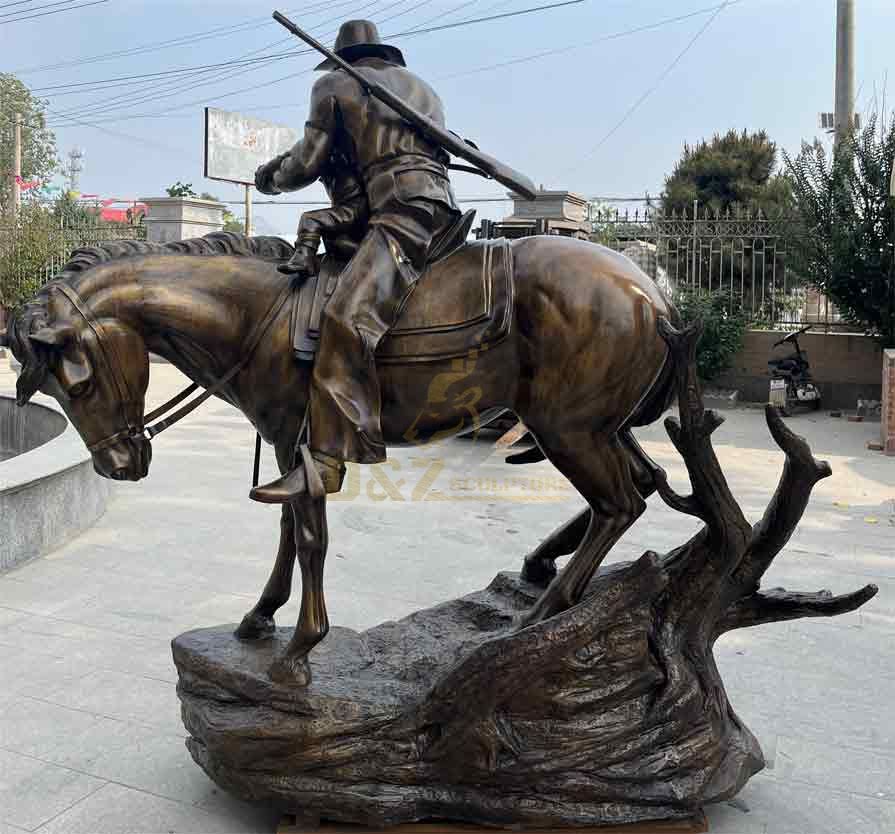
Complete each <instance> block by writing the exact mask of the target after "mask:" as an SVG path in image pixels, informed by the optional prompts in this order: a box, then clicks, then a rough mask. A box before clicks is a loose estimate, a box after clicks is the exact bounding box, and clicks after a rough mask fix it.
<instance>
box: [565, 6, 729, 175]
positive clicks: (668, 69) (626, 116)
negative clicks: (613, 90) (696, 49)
mask: <svg viewBox="0 0 895 834" xmlns="http://www.w3.org/2000/svg"><path fill="white" fill-rule="evenodd" d="M740 1H741V0H724V2H723V3H722V4H721V5H720V6H718V8H717V9H715V11H714V12H713V13H712V15H711V17H709V19H708V20H707V21H706V22H705V23H704V24H703V25H702V26H700V27H699V30H698V31H697V32H696V34H695V35H693V37H692V38H690V40H689V41H688V42H687V45H686V46H685V47H684V48H683V49H682V50H681V51H680V52H679V53H678V54H677V55H676V56H675V58H674V60H673V61H672V62H671V63H670V64H669V65H668V66H667V67H665V69H664V70H663V71H662V73H661V74H660V75H659V77H658V78H657V79H656V81H655V83H654V84H653V85H652V86H650V87H648V88H647V89H646V91H645V92H644V93H643V94H642V95H641V96H640V97H639V98H637V100H636V101H635V102H634V103H633V104H632V105H631V106H630V107H629V108H628V109H627V110H626V111H625V113H624V115H623V116H622V117H621V118H620V119H619V120H618V121H617V122H616V123H615V124H614V125H613V126H612V127H611V128H610V129H609V130H608V131H607V132H606V133H605V134H604V135H603V138H602V139H600V141H599V142H597V144H596V145H594V146H593V147H592V148H591V149H590V150H589V151H588V152H587V153H586V154H585V155H584V156H583V157H581V159H580V160H579V161H578V162H576V163H575V164H574V165H572V166H570V167H569V168H566V169H565V170H564V171H562V172H561V173H563V174H567V173H568V172H569V171H572V170H574V169H575V168H578V167H579V166H580V165H581V163H582V162H584V160H586V159H589V158H590V157H591V156H593V155H594V154H595V153H596V152H597V151H598V150H599V149H600V148H601V147H603V145H605V144H606V142H608V141H609V140H610V139H611V138H612V137H613V136H614V135H615V134H616V133H617V132H618V131H619V129H620V128H621V127H622V125H624V124H625V122H627V121H628V119H630V118H631V116H633V115H634V113H635V112H636V111H637V110H638V108H639V107H640V105H642V104H643V103H644V102H645V101H646V100H647V99H648V98H649V97H650V96H651V95H652V94H653V93H654V92H655V91H656V90H658V89H659V87H660V86H661V85H662V82H663V81H664V80H665V79H666V78H667V77H668V76H669V75H671V73H672V71H673V70H674V68H675V67H676V66H677V65H678V64H679V63H680V62H681V61H682V60H683V59H684V56H685V55H686V54H687V53H688V52H689V51H690V50H691V49H692V48H693V46H694V45H695V44H696V41H698V40H699V38H700V37H702V35H703V33H704V32H705V31H706V30H707V29H708V28H709V26H711V25H712V23H714V21H715V18H716V17H718V15H719V14H721V12H722V11H724V9H726V8H727V7H728V6H729V5H731V3H733V2H740Z"/></svg>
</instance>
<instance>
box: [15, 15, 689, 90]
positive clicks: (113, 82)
mask: <svg viewBox="0 0 895 834" xmlns="http://www.w3.org/2000/svg"><path fill="white" fill-rule="evenodd" d="M66 2H72V0H66ZM348 2H354V0H348ZM403 2H406V0H398V2H396V3H393V4H392V6H395V5H399V4H400V3H403ZM431 2H433V0H421V2H419V3H417V4H416V5H415V6H413V7H412V8H410V9H406V10H405V11H403V12H399V13H398V14H396V15H391V16H390V17H387V18H384V19H383V20H381V21H378V22H379V23H380V24H382V23H385V22H387V21H389V20H392V19H394V18H396V17H400V16H402V15H404V14H409V13H410V12H413V11H416V9H418V8H420V7H422V6H425V5H428V4H429V3H431ZM473 2H476V0H469V2H466V3H462V4H461V5H460V8H462V7H465V6H468V5H470V4H471V3H473ZM584 2H585V0H564V2H560V3H553V4H551V5H546V6H536V7H534V8H531V9H522V10H521V11H516V12H505V13H503V14H498V15H492V16H489V17H479V18H472V19H467V20H461V21H456V22H454V23H448V24H443V25H441V26H433V27H430V28H420V27H416V28H414V29H410V30H408V31H406V32H398V33H396V34H393V35H388V36H387V37H389V38H400V37H408V36H410V35H424V34H427V33H429V32H436V31H440V30H442V29H451V28H455V27H458V26H468V25H470V24H473V23H482V22H485V21H492V20H499V19H500V18H504V17H513V16H515V15H521V14H529V13H531V12H537V11H543V10H545V9H554V8H559V7H561V6H570V5H575V4H579V3H584ZM341 5H345V3H342V4H341ZM453 11H456V10H453ZM446 14H451V12H443V13H441V14H440V15H436V17H435V18H432V20H437V19H438V18H440V17H443V16H444V15H446ZM693 14H699V12H694V13H693ZM692 16H693V15H684V16H683V17H692ZM683 17H682V18H675V19H683ZM321 25H322V24H321ZM422 26H425V24H422ZM609 37H616V36H609ZM286 40H291V38H287V39H286ZM601 40H602V39H601ZM595 43H596V41H595ZM256 51H258V50H256ZM313 52H314V50H313V49H301V50H298V51H295V50H290V51H287V52H275V53H271V54H268V55H261V56H259V57H257V58H246V59H241V60H230V61H222V62H220V63H216V64H194V65H191V66H187V67H178V68H176V69H169V70H159V71H158V72H146V73H139V74H137V75H120V76H113V77H112V78H101V79H96V80H94V81H71V82H67V83H65V84H51V85H47V86H43V87H32V88H31V92H33V93H39V94H41V95H47V94H49V93H50V92H51V91H53V90H68V91H71V90H72V88H75V87H97V88H101V87H109V86H121V85H119V84H118V82H126V81H134V80H141V79H150V78H161V77H165V76H169V75H179V74H181V73H188V72H197V71H203V70H213V69H222V68H224V67H232V66H246V65H249V64H256V63H260V62H263V61H267V60H271V59H274V58H294V57H297V56H299V55H307V54H310V53H313ZM65 94H66V93H55V95H56V96H59V95H65Z"/></svg>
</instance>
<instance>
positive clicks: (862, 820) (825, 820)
mask: <svg viewBox="0 0 895 834" xmlns="http://www.w3.org/2000/svg"><path fill="white" fill-rule="evenodd" d="M0 363H2V364H0V390H8V389H9V388H10V387H11V386H12V385H13V383H14V377H13V375H12V374H11V372H9V371H8V370H7V367H6V364H5V360H0ZM181 382H182V378H180V377H179V375H178V374H177V372H176V371H175V370H173V369H172V368H171V367H169V366H165V365H154V366H153V383H152V388H151V391H150V401H152V402H159V401H161V400H162V399H163V398H165V397H167V396H169V395H170V394H171V393H172V392H173V390H174V389H175V388H176V387H177V386H179V385H180V384H181ZM726 417H727V423H726V424H725V425H724V426H723V427H722V428H721V429H720V430H719V431H718V432H717V433H716V435H715V440H716V449H717V451H718V454H719V457H720V459H721V461H722V463H723V465H724V468H725V471H726V473H727V475H728V478H729V480H730V482H731V485H732V487H733V489H734V492H735V494H736V495H737V496H738V497H739V498H740V500H741V502H742V505H743V508H744V510H745V511H746V513H747V515H748V516H749V517H750V518H753V519H754V518H757V517H758V516H759V515H760V513H761V512H762V511H763V509H764V506H765V504H766V502H767V499H768V497H769V495H770V493H771V491H772V489H773V487H774V485H775V483H776V479H777V477H778V474H779V470H780V467H781V464H782V454H781V453H779V452H778V451H777V449H776V447H774V445H773V442H772V441H771V439H770V437H769V435H768V433H767V430H766V428H765V426H764V421H763V416H762V414H761V412H759V411H749V410H741V411H732V412H728V413H727V414H726ZM792 422H793V425H794V426H796V427H797V430H798V431H799V432H800V433H802V434H805V435H806V436H807V437H808V438H809V440H810V441H811V443H812V445H813V448H814V451H815V454H817V455H818V456H820V457H826V458H827V459H828V460H829V461H830V462H831V464H832V466H833V471H834V477H832V478H830V479H828V480H826V481H823V482H821V484H820V485H819V486H818V488H817V489H816V490H815V493H814V501H813V503H812V504H811V506H810V508H809V511H808V513H807V514H806V517H805V519H804V520H803V523H802V525H801V527H800V529H799V530H798V532H797V533H796V535H795V536H794V537H793V539H792V541H791V542H790V544H789V546H788V548H787V550H786V551H785V552H784V553H783V554H781V556H780V557H778V559H777V561H776V563H775V565H774V567H773V568H772V570H771V571H770V573H769V575H768V583H769V584H770V585H785V586H787V587H790V588H792V589H799V590H817V589H819V588H823V587H827V588H831V589H832V590H834V591H836V592H843V591H848V590H853V589H855V588H857V587H860V586H862V585H864V584H865V583H867V582H876V583H877V584H879V586H880V593H879V595H878V597H877V598H876V599H874V600H872V601H871V602H870V603H869V604H868V605H867V606H866V607H865V608H864V609H863V610H862V611H861V612H857V613H854V614H851V615H847V616H844V617H839V618H837V619H835V620H823V621H819V620H803V621H799V622H796V623H792V624H779V625H772V626H765V627H762V628H759V629H749V630H745V631H739V632H736V633H734V634H732V635H728V636H726V637H725V638H723V639H722V641H721V642H720V643H719V645H718V648H717V654H718V656H719V664H720V666H721V669H722V672H723V674H724V677H725V680H726V683H727V687H728V690H729V692H730V695H731V700H732V702H733V703H734V705H735V706H736V708H737V710H738V711H739V712H740V714H741V716H742V717H743V718H744V720H745V721H746V722H747V723H748V725H749V726H750V727H751V728H752V729H753V731H754V732H756V734H757V735H758V736H759V738H760V739H761V741H762V744H763V747H764V749H765V752H766V755H767V758H768V769H767V770H766V771H765V772H764V773H763V774H761V775H760V776H758V777H756V778H755V779H754V780H753V781H752V782H751V783H750V785H749V786H748V787H747V788H746V789H745V790H744V791H743V792H742V793H741V794H740V796H739V797H737V798H736V799H735V800H733V801H732V802H730V803H728V804H724V805H720V806H716V807H713V808H711V809H710V811H709V816H710V820H711V830H712V832H714V834H753V832H773V834H790V833H792V834H796V833H798V834H821V832H837V834H842V833H843V832H890V831H893V830H895V707H893V701H895V698H893V690H895V654H893V637H895V487H893V484H895V460H892V459H886V458H883V457H882V456H880V455H879V454H878V453H873V452H868V451H867V450H866V448H865V443H866V441H867V440H868V439H872V438H873V437H874V436H875V434H876V433H877V432H878V425H873V424H849V423H845V422H843V421H840V420H834V419H831V418H829V417H827V416H826V415H823V414H820V415H804V416H799V417H797V418H794V419H793V421H792ZM639 436H640V437H641V439H642V440H643V441H644V443H645V446H646V448H647V449H648V451H649V452H650V453H651V454H653V455H654V456H655V457H656V459H657V460H658V461H659V462H660V463H661V464H663V465H664V466H665V467H666V468H667V469H668V471H669V473H670V474H671V476H672V479H673V481H674V482H675V483H676V484H677V485H678V486H679V487H680V488H681V489H683V484H684V470H683V467H682V465H681V463H680V460H679V459H678V457H677V455H676V453H675V452H674V450H673V449H672V447H671V444H670V443H669V442H668V441H667V438H666V437H665V435H664V431H663V430H662V429H661V427H660V426H654V427H650V428H649V429H647V430H644V431H641V432H640V433H639ZM252 444H253V434H252V432H251V429H250V427H249V425H248V424H247V423H246V422H245V421H244V420H243V419H242V417H241V416H240V415H239V414H237V413H236V412H235V411H233V410H232V409H230V408H229V407H228V406H226V405H224V404H223V403H220V402H218V401H214V402H212V403H211V404H209V405H206V406H205V407H204V408H203V409H202V410H200V411H198V412H197V413H195V414H194V415H192V416H191V417H190V418H188V419H187V420H186V421H184V423H183V424H181V425H180V426H178V427H177V428H174V429H172V430H171V431H170V432H168V433H167V434H165V435H164V436H163V437H162V438H159V440H158V441H157V442H156V444H155V461H154V463H153V466H152V471H151V473H150V475H151V477H150V478H149V479H148V480H147V481H145V482H144V483H141V484H125V485H121V486H120V487H119V488H118V490H117V493H116V496H115V497H114V498H113V500H112V502H111V504H110V506H109V509H108V511H107V513H106V515H105V517H104V518H103V519H101V521H100V522H99V523H98V524H97V525H96V527H95V528H93V529H92V530H91V531H90V532H88V533H87V534H85V535H83V536H81V537H80V538H78V539H77V540H75V541H73V542H71V543H70V544H68V545H67V546H65V547H63V548H61V549H59V550H57V551H56V552H54V553H52V554H50V555H49V556H47V557H45V558H43V559H40V560H37V561H34V562H31V563H29V564H27V565H25V566H23V567H21V568H20V569H18V570H15V571H14V572H11V573H8V574H6V575H4V576H2V577H0V669H2V677H0V681H2V683H0V834H14V833H15V832H21V831H40V832H42V834H43V833H44V832H46V833H47V834H50V832H59V834H63V833H64V834H79V832H108V833H109V834H122V833H123V832H178V833H179V834H193V832H195V834H199V832H202V833H203V834H204V832H272V831H273V830H274V828H275V823H276V818H275V815H274V814H271V813H270V812H268V811H265V810H263V809H259V808H256V807H253V806H250V805H247V804H244V803H241V802H239V801H237V800H234V799H231V798H229V797H227V796H226V795H225V794H223V793H222V792H221V791H219V790H218V789H217V788H216V787H215V786H214V785H213V784H212V783H211V782H210V781H209V780H208V779H207V778H206V777H205V775H204V774H203V773H202V772H201V771H200V769H199V768H198V767H197V766H195V765H194V764H193V762H192V760H191V759H190V757H189V755H188V753H187V751H186V749H185V747H184V744H183V738H184V731H183V728H182V726H181V723H180V711H179V704H178V701H177V696H176V694H175V680H176V675H175V670H174V666H173V664H172V662H171V656H170V649H169V641H170V639H171V637H172V636H174V635H176V634H178V633H179V632H181V631H184V630H186V629H189V628H194V627H198V626H205V625H211V624H216V623H221V622H231V621H237V620H239V619H240V617H241V616H242V614H243V613H245V611H246V610H247V609H248V608H249V607H250V606H251V605H252V603H253V602H254V600H255V596H256V594H257V593H258V591H259V590H260V589H261V587H262V585H263V583H264V581H265V579H266V577H267V573H268V571H269V568H270V566H271V563H272V557H273V553H274V551H275V548H276V539H277V535H278V523H277V513H278V511H277V510H276V509H275V508H270V507H263V506H260V505H257V504H253V503H251V502H249V501H248V500H247V498H246V493H247V490H248V481H249V478H250V473H251V453H252ZM442 456H444V458H443V459H442ZM501 457H502V456H501V455H494V454H490V453H489V450H488V446H487V445H486V444H472V443H471V442H470V441H464V440H452V441H449V442H448V443H447V444H445V446H443V447H441V448H436V449H427V450H404V451H400V452H397V453H395V454H394V456H393V459H392V460H391V461H390V462H389V464H387V465H385V466H384V467H382V468H379V469H378V470H374V471H371V470H366V471H364V472H363V473H361V472H360V471H357V470H355V471H354V472H353V473H352V476H351V478H350V479H349V488H348V492H347V495H346V497H345V498H344V499H343V500H341V501H338V502H334V503H333V504H332V509H331V511H330V525H331V538H330V542H331V547H330V558H329V561H328V565H327V599H328V602H329V606H330V613H331V618H332V621H333V622H335V623H338V624H340V625H346V626H350V627H353V628H366V627H368V626H371V625H373V624H375V623H377V622H379V621H381V620H383V619H389V618H398V617H401V616H403V615H405V614H408V613H410V612H411V611H413V610H415V609H417V608H419V607H422V606H428V605H432V604H433V603H436V602H439V601H441V600H445V599H448V598H450V597H454V596H457V595H460V594H463V593H466V592H469V591H471V590H473V589H476V588H480V587H482V586H483V585H484V584H486V583H487V582H488V581H490V579H491V578H492V577H493V575H494V574H495V573H496V572H497V571H499V570H504V569H514V568H516V567H517V566H518V564H519V560H520V558H521V556H522V555H523V554H524V553H525V552H526V551H527V550H529V549H530V548H531V547H532V546H533V545H534V544H535V543H536V542H537V541H538V540H539V539H540V538H541V537H543V536H544V535H546V534H547V533H548V532H549V531H550V530H551V529H552V528H553V527H555V526H556V525H557V524H558V523H560V522H561V521H563V520H565V519H566V518H568V517H569V516H571V515H572V514H573V513H574V512H575V511H576V510H577V509H578V508H579V507H580V506H581V502H580V499H578V498H577V496H576V495H575V494H574V493H573V492H572V491H571V490H570V488H569V486H568V484H567V483H566V482H565V481H564V480H563V479H562V478H560V477H559V476H558V475H557V473H556V472H555V470H553V469H552V468H551V467H550V466H549V465H548V464H539V465H537V466H534V467H526V468H524V469H520V468H516V467H509V466H507V465H506V464H504V463H503V462H502V460H501ZM272 472H273V459H272V454H271V453H268V454H267V455H266V457H265V474H272ZM693 529H694V525H693V523H692V522H691V520H690V519H687V518H684V517H682V516H678V515H676V514H674V513H672V512H670V511H669V510H667V509H666V508H665V507H664V506H663V505H661V503H659V502H657V501H655V500H653V501H651V502H650V508H649V510H648V513H647V514H646V516H645V517H644V518H642V519H641V520H640V521H639V522H638V523H637V524H636V525H635V527H634V528H633V529H632V530H631V531H630V533H629V535H628V536H627V537H626V538H625V539H624V540H623V541H622V542H621V543H620V545H619V547H618V548H617V549H616V551H615V553H614V556H613V558H616V559H624V558H630V557H632V556H637V555H639V554H640V553H641V552H642V551H643V550H644V549H647V548H652V549H655V550H660V551H664V550H667V549H669V548H671V547H673V546H675V545H677V544H679V543H681V542H682V541H683V540H684V539H685V538H686V537H687V536H688V535H689V534H690V533H691V532H692V531H693ZM296 616H297V602H296V600H293V601H292V602H291V603H290V604H289V605H288V606H287V607H286V608H285V609H284V610H283V611H282V612H281V616H280V622H282V623H286V622H290V621H294V619H295V617H296Z"/></svg>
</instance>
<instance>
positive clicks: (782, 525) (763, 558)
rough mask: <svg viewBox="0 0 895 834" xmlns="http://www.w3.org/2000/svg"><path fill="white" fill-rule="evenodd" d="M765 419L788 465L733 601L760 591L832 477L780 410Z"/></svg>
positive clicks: (734, 583)
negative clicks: (819, 486) (815, 493)
mask: <svg viewBox="0 0 895 834" xmlns="http://www.w3.org/2000/svg"><path fill="white" fill-rule="evenodd" d="M765 417H766V419H767V423H768V428H769V429H770V432H771V435H772V436H773V438H774V440H775V441H776V442H777V445H778V446H779V447H780V448H781V449H783V451H784V452H786V462H785V464H784V466H783V474H782V475H781V476H780V481H779V483H778V484H777V489H776V490H775V492H774V496H773V498H772V499H771V502H770V504H768V508H767V510H765V514H764V516H763V518H762V519H761V521H759V522H758V524H756V525H755V526H754V528H753V531H752V543H751V544H750V545H749V548H748V550H747V551H746V554H745V555H744V557H743V560H742V562H741V563H740V564H739V566H738V567H737V569H736V571H734V573H733V575H732V577H731V592H730V599H731V600H732V599H734V598H735V597H736V596H742V595H743V594H745V593H749V592H750V591H752V590H754V589H757V588H758V586H759V583H760V581H761V577H762V576H764V574H765V571H767V569H768V568H769V567H770V565H771V563H772V562H773V561H774V557H776V555H777V554H778V553H779V552H780V551H781V550H782V549H783V547H784V546H785V545H786V543H787V542H788V541H789V539H790V537H791V536H792V534H793V532H794V531H795V529H796V526H797V525H798V523H799V520H800V519H801V518H802V514H803V513H804V512H805V507H806V506H807V505H808V499H809V497H810V496H811V490H812V489H813V488H814V485H815V484H816V483H817V482H818V481H820V480H822V479H823V478H827V477H829V476H830V475H831V474H832V471H831V469H830V465H829V464H828V463H827V462H826V461H819V460H817V459H815V458H814V456H813V455H812V454H811V449H810V448H809V447H808V444H807V442H806V441H805V438H803V437H799V435H797V434H795V433H794V432H792V431H791V430H790V428H789V427H788V426H787V425H786V424H785V423H784V422H783V418H782V417H781V416H780V412H779V411H778V410H777V409H776V408H774V407H773V406H770V405H769V406H768V407H767V408H766V410H765Z"/></svg>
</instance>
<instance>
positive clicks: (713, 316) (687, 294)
mask: <svg viewBox="0 0 895 834" xmlns="http://www.w3.org/2000/svg"><path fill="white" fill-rule="evenodd" d="M674 303H675V306H676V307H677V309H678V312H679V313H680V314H681V318H682V319H683V320H684V323H685V324H690V323H691V322H693V321H696V320H697V319H700V320H701V321H702V326H703V332H702V338H701V339H700V340H699V345H698V347H697V349H696V367H697V370H698V371H699V376H700V378H701V379H702V380H703V381H704V382H708V381H709V380H712V379H714V378H715V377H717V376H719V375H720V374H722V373H724V371H726V370H727V369H728V368H729V367H730V366H731V364H732V363H733V358H734V356H736V354H737V352H738V351H739V350H740V348H742V346H743V337H744V335H745V333H746V328H747V327H748V325H749V316H748V314H747V313H746V312H745V311H744V310H743V309H742V307H741V306H740V304H739V302H738V301H737V300H735V299H734V300H732V299H731V297H730V293H729V292H725V291H723V290H715V291H714V292H709V291H707V290H696V289H685V290H682V291H679V292H677V293H676V294H675V301H674Z"/></svg>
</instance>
